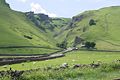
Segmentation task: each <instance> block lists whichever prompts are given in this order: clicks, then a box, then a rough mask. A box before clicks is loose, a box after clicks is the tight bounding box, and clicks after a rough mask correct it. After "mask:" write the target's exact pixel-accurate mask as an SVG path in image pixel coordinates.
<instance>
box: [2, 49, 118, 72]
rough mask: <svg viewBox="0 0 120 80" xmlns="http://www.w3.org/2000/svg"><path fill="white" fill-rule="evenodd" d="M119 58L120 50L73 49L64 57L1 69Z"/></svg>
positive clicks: (34, 67)
mask: <svg viewBox="0 0 120 80" xmlns="http://www.w3.org/2000/svg"><path fill="white" fill-rule="evenodd" d="M119 59H120V52H93V51H72V52H69V53H66V56H65V57H62V58H57V59H52V60H45V61H35V62H29V61H28V62H25V63H21V64H13V65H6V66H7V67H4V66H1V67H0V70H7V69H9V68H10V67H12V68H13V69H15V70H30V69H37V68H44V67H48V66H53V67H56V66H59V65H61V64H62V63H68V64H69V65H70V66H72V65H74V64H90V63H92V62H93V61H95V63H97V62H98V61H100V62H103V63H111V62H113V61H115V60H119ZM23 65H24V66H23Z"/></svg>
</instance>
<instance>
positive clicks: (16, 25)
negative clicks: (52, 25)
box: [0, 0, 54, 47]
mask: <svg viewBox="0 0 120 80" xmlns="http://www.w3.org/2000/svg"><path fill="white" fill-rule="evenodd" d="M29 45H35V46H47V47H48V46H49V47H53V46H54V44H53V43H52V40H49V37H46V36H45V35H44V34H43V33H42V32H40V30H39V29H38V28H37V27H36V26H34V24H33V23H32V22H31V21H30V20H29V19H28V18H27V17H26V16H25V14H24V13H21V12H16V11H13V10H11V9H10V8H9V5H8V4H7V3H5V0H0V46H29Z"/></svg>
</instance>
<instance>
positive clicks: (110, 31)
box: [56, 6, 120, 50]
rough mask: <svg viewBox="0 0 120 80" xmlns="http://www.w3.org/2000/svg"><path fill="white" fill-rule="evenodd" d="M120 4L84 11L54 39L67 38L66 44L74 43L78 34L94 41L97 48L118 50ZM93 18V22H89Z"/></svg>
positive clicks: (119, 47) (119, 40)
mask: <svg viewBox="0 0 120 80" xmlns="http://www.w3.org/2000/svg"><path fill="white" fill-rule="evenodd" d="M119 13H120V6H112V7H106V8H102V9H99V10H91V11H85V12H83V13H81V14H79V15H77V16H74V17H73V18H72V21H71V23H70V24H69V25H68V27H67V28H66V29H64V32H62V33H61V34H60V35H59V36H57V37H56V39H58V40H59V39H62V40H65V39H66V40H67V42H68V46H72V45H73V44H74V40H75V37H76V36H78V37H80V38H82V39H84V40H85V41H94V42H96V43H97V46H96V47H97V48H98V49H114V50H120V37H119V35H120V20H119V18H120V14H119ZM90 20H93V23H94V24H90Z"/></svg>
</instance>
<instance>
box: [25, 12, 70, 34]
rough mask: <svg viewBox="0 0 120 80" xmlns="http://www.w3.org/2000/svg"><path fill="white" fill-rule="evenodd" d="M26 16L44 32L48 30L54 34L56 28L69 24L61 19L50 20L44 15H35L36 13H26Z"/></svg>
mask: <svg viewBox="0 0 120 80" xmlns="http://www.w3.org/2000/svg"><path fill="white" fill-rule="evenodd" d="M26 16H27V18H28V19H29V20H31V21H32V22H33V23H34V24H35V25H36V26H37V27H39V28H40V29H41V30H43V31H44V32H46V30H47V29H48V30H50V31H52V32H53V31H54V28H55V27H63V26H65V25H67V22H68V21H64V19H61V18H50V17H49V16H48V15H46V14H42V13H39V14H35V13H34V12H26Z"/></svg>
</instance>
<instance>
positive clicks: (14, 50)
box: [0, 48, 58, 54]
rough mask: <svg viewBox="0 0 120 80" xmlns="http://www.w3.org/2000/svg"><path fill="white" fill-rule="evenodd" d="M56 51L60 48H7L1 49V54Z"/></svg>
mask: <svg viewBox="0 0 120 80" xmlns="http://www.w3.org/2000/svg"><path fill="white" fill-rule="evenodd" d="M56 51H58V50H56V49H46V48H6V49H0V54H49V53H53V52H56Z"/></svg>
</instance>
